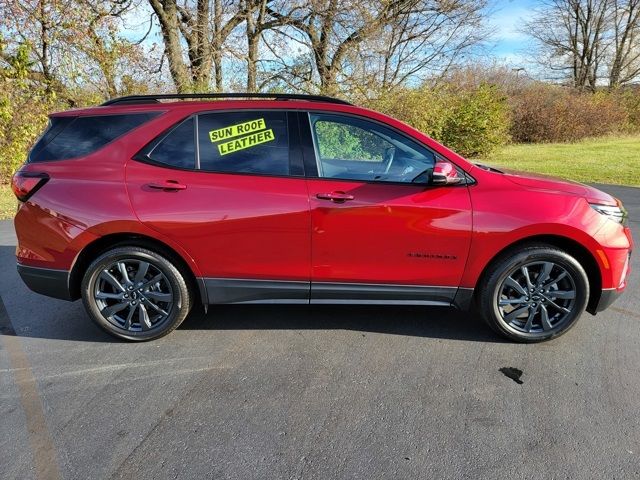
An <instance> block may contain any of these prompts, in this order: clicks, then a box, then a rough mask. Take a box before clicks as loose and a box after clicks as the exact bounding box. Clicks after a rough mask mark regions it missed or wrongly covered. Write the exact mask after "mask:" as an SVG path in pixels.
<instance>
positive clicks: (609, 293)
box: [590, 288, 624, 314]
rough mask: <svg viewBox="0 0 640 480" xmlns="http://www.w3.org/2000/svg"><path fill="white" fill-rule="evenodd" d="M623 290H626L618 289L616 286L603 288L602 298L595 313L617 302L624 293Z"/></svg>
mask: <svg viewBox="0 0 640 480" xmlns="http://www.w3.org/2000/svg"><path fill="white" fill-rule="evenodd" d="M622 292H624V290H616V289H615V288H610V289H606V290H602V293H601V294H600V300H599V301H598V305H596V308H595V312H594V314H595V313H596V312H602V311H603V310H606V309H607V308H609V307H610V306H611V304H612V303H613V302H615V301H616V300H617V299H618V297H620V295H622ZM590 313H591V312H590Z"/></svg>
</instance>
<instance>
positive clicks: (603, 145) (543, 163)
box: [481, 136, 640, 186]
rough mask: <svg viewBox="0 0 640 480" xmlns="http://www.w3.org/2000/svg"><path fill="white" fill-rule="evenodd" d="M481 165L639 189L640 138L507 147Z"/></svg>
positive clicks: (484, 160)
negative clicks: (630, 186)
mask: <svg viewBox="0 0 640 480" xmlns="http://www.w3.org/2000/svg"><path fill="white" fill-rule="evenodd" d="M481 162H482V163H486V164H488V165H491V166H495V167H498V168H499V167H505V168H512V169H514V170H523V171H529V172H537V173H545V174H548V175H554V176H557V177H562V178H567V179H570V180H576V181H578V182H584V183H612V184H617V185H633V186H640V137H638V136H634V137H603V138H595V139H588V140H583V141H581V142H577V143H546V144H533V145H509V146H506V147H504V148H503V149H501V150H500V151H497V152H496V153H494V154H492V155H489V156H487V157H486V158H483V159H482V161H481Z"/></svg>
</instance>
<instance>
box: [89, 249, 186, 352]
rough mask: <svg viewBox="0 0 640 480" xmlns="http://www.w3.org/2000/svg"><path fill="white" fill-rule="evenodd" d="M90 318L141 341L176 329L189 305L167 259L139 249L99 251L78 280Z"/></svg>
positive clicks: (178, 275) (176, 272)
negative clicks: (79, 280)
mask: <svg viewBox="0 0 640 480" xmlns="http://www.w3.org/2000/svg"><path fill="white" fill-rule="evenodd" d="M81 289H82V300H83V302H84V305H85V307H86V309H87V312H88V313H89V315H90V317H91V319H92V320H93V321H94V322H95V323H96V324H97V325H98V326H99V327H101V328H102V329H103V330H105V331H107V332H108V333H110V334H111V335H114V336H116V337H119V338H124V339H127V340H135V341H144V340H152V339H155V338H159V337H162V336H164V335H166V334H168V333H169V332H171V331H172V330H174V329H175V328H177V327H178V325H180V324H181V323H182V321H183V320H184V319H185V317H186V316H187V314H188V313H189V310H190V308H191V305H192V296H191V294H190V292H189V288H188V286H187V283H186V281H185V278H184V276H183V275H182V273H181V272H180V270H178V268H176V267H175V266H174V265H173V264H172V263H171V262H170V261H169V260H167V259H166V258H164V257H163V256H161V255H159V254H157V253H156V252H153V251H151V250H147V249H145V248H141V247H135V246H122V247H117V248H114V249H112V250H109V251H107V252H105V253H103V254H102V255H100V256H99V257H98V258H97V259H96V260H95V261H94V262H93V263H92V264H91V265H90V266H89V268H88V269H87V271H86V273H85V275H84V278H83V280H82V286H81Z"/></svg>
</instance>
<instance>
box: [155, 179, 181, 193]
mask: <svg viewBox="0 0 640 480" xmlns="http://www.w3.org/2000/svg"><path fill="white" fill-rule="evenodd" d="M147 187H149V188H153V189H155V190H167V191H174V190H186V188H187V186H186V185H184V184H183V183H179V182H178V181H176V180H165V181H164V182H154V183H148V184H147Z"/></svg>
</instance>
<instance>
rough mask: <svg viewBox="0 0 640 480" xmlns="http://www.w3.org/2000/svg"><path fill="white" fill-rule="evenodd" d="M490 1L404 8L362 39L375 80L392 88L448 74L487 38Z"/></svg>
mask: <svg viewBox="0 0 640 480" xmlns="http://www.w3.org/2000/svg"><path fill="white" fill-rule="evenodd" d="M486 7H487V2H486V1H484V0H480V1H468V0H445V1H441V0H421V1H416V2H413V4H412V5H411V8H408V9H406V11H404V12H400V14H399V15H397V17H395V18H394V19H392V21H391V22H390V23H389V24H388V25H386V26H385V27H384V28H383V29H382V31H381V34H380V35H377V36H376V37H374V38H373V39H371V40H369V41H366V42H364V43H363V45H362V48H361V55H360V58H362V59H364V62H363V66H364V69H365V70H366V69H367V68H368V70H370V72H371V73H370V75H371V76H375V77H376V81H375V83H376V84H377V85H379V86H381V87H382V88H383V90H388V89H390V88H393V87H394V86H397V85H402V84H404V83H406V82H407V81H408V80H409V79H413V80H415V79H416V78H419V79H420V80H422V79H423V78H424V77H427V76H428V77H434V76H438V75H443V74H445V73H446V71H447V69H448V67H449V66H450V65H451V64H452V63H454V62H455V61H457V60H459V58H460V56H461V55H463V54H464V53H465V52H467V51H469V50H470V49H471V48H473V47H476V46H477V45H478V44H480V43H481V42H482V41H483V40H484V39H485V38H486V37H487V35H488V34H487V31H486V28H485V27H484V26H483V23H484V22H483V20H484V9H485V8H486Z"/></svg>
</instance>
